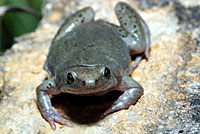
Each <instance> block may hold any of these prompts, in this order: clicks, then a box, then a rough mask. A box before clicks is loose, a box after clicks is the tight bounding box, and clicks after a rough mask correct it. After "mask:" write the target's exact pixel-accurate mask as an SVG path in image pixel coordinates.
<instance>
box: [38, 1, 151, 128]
mask: <svg viewBox="0 0 200 134" xmlns="http://www.w3.org/2000/svg"><path fill="white" fill-rule="evenodd" d="M115 12H116V14H117V17H118V19H119V21H120V24H121V25H120V26H116V25H114V24H111V23H108V22H106V21H103V20H97V21H94V11H93V9H92V8H84V9H82V10H80V11H78V12H77V13H75V14H74V15H72V16H71V17H69V18H68V19H67V20H66V21H65V23H64V24H63V25H62V26H61V28H60V29H59V31H58V33H57V35H56V36H55V38H54V40H53V42H52V45H51V47H50V50H49V54H48V57H47V60H46V62H45V65H44V69H45V70H46V71H47V72H48V73H49V75H50V78H49V79H48V80H46V81H44V82H43V83H42V84H40V85H39V86H38V87H37V99H38V105H39V108H40V110H41V113H42V115H43V116H44V118H45V119H46V120H47V121H48V122H49V123H50V125H51V127H52V129H55V128H56V127H55V123H54V122H58V123H60V124H64V125H67V126H72V125H71V124H70V123H69V122H67V121H66V120H63V119H62V118H66V119H67V118H68V117H67V116H62V115H60V114H59V113H58V112H56V111H54V110H53V108H52V105H51V101H50V98H49V94H53V95H56V94H59V93H61V92H62V93H70V94H76V95H103V94H105V93H107V92H109V91H111V90H119V91H122V92H123V94H122V95H121V96H120V97H119V98H118V99H117V100H116V101H115V102H114V103H113V105H112V106H111V107H110V108H109V109H108V110H107V111H106V112H105V113H104V114H103V115H102V117H105V116H106V115H108V114H110V113H113V112H116V111H119V110H121V109H127V108H128V107H129V106H130V105H132V104H134V103H135V102H136V101H137V100H138V99H139V98H140V96H141V95H142V94H143V88H142V87H141V86H140V85H139V84H138V83H137V82H136V81H134V80H133V79H131V78H130V77H129V74H130V73H131V72H132V71H133V70H134V69H135V68H136V66H137V65H138V63H139V62H140V60H141V59H142V56H143V55H145V56H146V57H148V55H149V46H150V32H149V29H148V27H147V25H146V23H145V22H144V20H143V19H142V18H141V17H140V16H139V14H138V13H137V12H136V11H135V10H134V9H133V8H131V7H130V6H128V5H127V4H125V3H122V2H120V3H118V4H117V5H116V7H115ZM135 54H140V56H138V57H137V58H136V61H135V63H134V65H133V66H130V63H131V55H135Z"/></svg>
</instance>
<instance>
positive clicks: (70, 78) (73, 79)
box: [67, 73, 75, 84]
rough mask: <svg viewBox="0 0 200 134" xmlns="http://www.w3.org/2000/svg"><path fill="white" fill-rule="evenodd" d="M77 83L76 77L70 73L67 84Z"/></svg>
mask: <svg viewBox="0 0 200 134" xmlns="http://www.w3.org/2000/svg"><path fill="white" fill-rule="evenodd" d="M74 81H75V76H74V75H73V74H72V73H68V75H67V83H68V84H72V83H73V82H74Z"/></svg>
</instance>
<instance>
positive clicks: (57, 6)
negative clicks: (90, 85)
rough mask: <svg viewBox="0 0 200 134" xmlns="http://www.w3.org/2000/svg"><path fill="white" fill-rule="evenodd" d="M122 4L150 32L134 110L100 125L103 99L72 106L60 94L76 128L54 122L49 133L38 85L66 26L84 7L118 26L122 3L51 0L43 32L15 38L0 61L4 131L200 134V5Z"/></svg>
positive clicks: (175, 1)
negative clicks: (116, 11)
mask: <svg viewBox="0 0 200 134" xmlns="http://www.w3.org/2000/svg"><path fill="white" fill-rule="evenodd" d="M123 1H124V2H127V3H129V4H130V5H131V6H132V7H135V8H136V9H137V10H138V11H139V13H140V14H141V15H142V17H143V18H144V19H145V21H146V22H147V24H148V25H149V27H150V30H151V39H152V45H151V52H150V57H149V59H148V61H147V60H145V59H143V60H142V62H141V63H140V64H139V66H138V68H137V69H136V70H135V71H134V73H133V74H132V77H133V79H135V80H137V81H138V82H139V83H140V84H141V85H142V86H143V87H144V89H145V92H144V95H143V96H142V97H141V98H140V100H139V101H138V102H137V103H136V105H133V106H131V107H130V108H129V109H128V110H122V111H119V112H116V113H114V114H111V115H109V116H107V117H106V118H104V119H100V120H97V119H96V118H95V114H96V113H98V109H100V107H101V106H102V105H100V104H99V103H101V100H102V101H103V99H102V98H97V100H99V101H97V104H93V103H92V104H91V101H90V100H89V101H88V100H87V101H86V104H87V102H88V103H90V105H92V106H85V105H86V104H81V102H82V100H81V99H82V98H77V97H75V96H69V97H67V98H68V101H70V100H71V103H68V101H66V100H65V97H63V96H62V95H61V96H59V97H57V98H56V97H54V98H53V99H52V101H53V104H54V106H55V107H57V109H61V110H62V107H63V106H65V104H66V105H67V107H68V109H70V108H72V109H73V110H72V111H67V113H68V114H70V115H72V117H74V119H73V121H72V123H73V125H74V127H73V128H69V127H66V126H62V125H59V124H56V126H57V129H56V131H53V130H51V128H50V126H49V124H48V123H47V122H46V121H45V120H44V119H43V118H42V116H41V114H40V112H39V110H38V107H37V101H36V94H35V88H36V87H37V85H39V84H40V83H41V82H42V81H43V80H44V79H45V78H46V77H47V74H46V72H45V71H44V70H43V69H42V66H43V63H44V61H45V59H46V54H47V52H48V48H49V46H50V43H51V40H52V38H53V37H54V35H55V34H56V31H57V29H58V28H59V26H60V24H61V23H62V22H63V20H64V18H66V17H67V16H69V15H70V14H71V13H74V12H75V11H77V10H78V9H81V8H83V7H86V6H92V7H93V8H94V9H95V10H96V19H98V18H101V19H106V20H108V21H110V22H112V23H116V24H119V23H118V21H117V19H116V17H115V15H114V10H113V9H114V6H115V4H116V3H117V2H118V0H109V1H102V0H95V1H92V0H82V1H78V0H77V1H74V0H71V1H70V0H69V1H66V2H64V1H63V0H48V1H47V2H46V3H45V5H44V8H43V14H44V18H43V20H42V21H41V24H40V26H39V27H38V28H37V30H36V31H35V32H32V33H30V34H27V35H24V36H21V37H19V38H17V39H16V40H17V43H16V44H15V45H14V46H13V47H12V48H11V49H10V50H8V51H7V52H6V53H5V55H4V56H1V57H0V133H3V134H5V133H14V134H23V133H24V134H26V133H34V134H35V133H38V134H39V133H41V134H43V133H59V134H60V133H65V134H66V133H67V134H68V133H69V134H79V133H81V134H82V133H83V134H94V133H95V134H102V133H106V134H142V133H148V134H150V133H152V134H154V133H170V134H178V133H191V134H198V133H200V0H166V1H164V0H163V1H158V0H148V1H147V0H140V1H139V0H136V1H133V0H131V1H130V0H129V1H128V0H123ZM108 98H109V97H108ZM90 99H93V100H95V98H90ZM62 102H64V104H62V105H61V106H59V105H60V103H62ZM74 105H76V106H74ZM95 105H97V106H98V107H97V108H96V110H95V109H94V108H91V107H93V106H95ZM84 107H87V108H86V109H85V110H84ZM74 111H75V112H74ZM84 113H87V114H86V116H85V114H84ZM88 113H89V114H88ZM73 114H75V115H73ZM80 115H81V116H80ZM79 116H80V117H79ZM84 116H85V117H84ZM88 118H91V119H94V120H93V121H91V120H89V121H87V119H88Z"/></svg>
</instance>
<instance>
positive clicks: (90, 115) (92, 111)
mask: <svg viewBox="0 0 200 134" xmlns="http://www.w3.org/2000/svg"><path fill="white" fill-rule="evenodd" d="M121 94H122V93H121V92H118V91H112V92H109V93H107V94H106V95H103V96H76V95H71V94H59V95H55V96H53V98H52V99H51V101H52V105H53V106H54V107H55V108H56V109H57V110H58V111H59V110H60V111H59V112H61V113H64V114H66V115H67V116H69V117H70V118H71V120H72V121H74V122H76V123H79V124H90V123H95V122H97V121H99V120H100V119H101V118H100V116H101V115H102V114H103V113H104V112H105V111H106V110H107V109H108V108H109V107H110V106H111V104H112V103H113V102H114V101H115V100H116V99H117V98H118V97H119V96H120V95H121Z"/></svg>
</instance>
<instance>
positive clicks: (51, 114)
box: [36, 77, 72, 130]
mask: <svg viewBox="0 0 200 134" xmlns="http://www.w3.org/2000/svg"><path fill="white" fill-rule="evenodd" d="M36 93H37V100H38V105H39V108H40V111H41V113H42V115H43V116H44V118H45V119H46V120H47V121H48V122H49V123H50V126H51V128H52V129H54V130H55V129H56V126H55V123H54V122H57V123H60V124H63V125H67V126H70V127H72V124H71V123H69V122H67V121H65V120H63V119H62V118H68V117H67V116H62V115H61V114H59V113H58V112H56V111H55V110H53V107H52V105H51V100H50V97H49V95H48V94H58V93H59V92H58V90H56V83H55V80H54V77H53V78H50V79H48V80H46V81H44V82H43V83H42V84H40V85H39V86H38V87H37V90H36Z"/></svg>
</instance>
